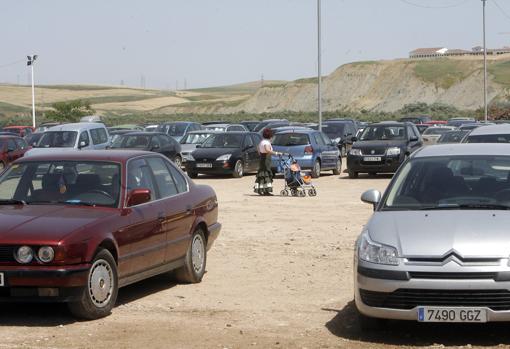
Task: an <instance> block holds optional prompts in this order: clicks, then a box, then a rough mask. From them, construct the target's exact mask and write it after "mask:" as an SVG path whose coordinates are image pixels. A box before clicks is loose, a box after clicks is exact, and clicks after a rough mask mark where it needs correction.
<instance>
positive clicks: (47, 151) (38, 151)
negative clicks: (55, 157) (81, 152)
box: [24, 148, 78, 157]
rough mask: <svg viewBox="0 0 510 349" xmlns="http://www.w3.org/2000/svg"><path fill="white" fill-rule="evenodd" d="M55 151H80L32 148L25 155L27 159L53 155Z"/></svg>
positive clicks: (73, 149)
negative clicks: (34, 156)
mask: <svg viewBox="0 0 510 349" xmlns="http://www.w3.org/2000/svg"><path fill="white" fill-rule="evenodd" d="M55 151H59V152H61V151H78V149H76V148H32V149H30V150H27V152H26V153H25V155H24V156H25V157H27V156H32V155H41V154H42V155H44V154H52V153H54V152H55Z"/></svg>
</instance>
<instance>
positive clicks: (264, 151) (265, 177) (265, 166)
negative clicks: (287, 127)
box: [254, 128, 280, 196]
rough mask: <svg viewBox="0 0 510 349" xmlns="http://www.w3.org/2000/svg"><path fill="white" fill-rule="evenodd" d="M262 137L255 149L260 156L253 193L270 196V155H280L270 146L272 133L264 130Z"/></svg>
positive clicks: (271, 179)
mask: <svg viewBox="0 0 510 349" xmlns="http://www.w3.org/2000/svg"><path fill="white" fill-rule="evenodd" d="M262 137H263V139H262V141H261V142H260V143H259V145H258V148H257V150H258V152H259V154H260V163H259V170H258V172H257V179H256V181H255V187H254V189H255V193H257V194H259V195H266V196H272V195H273V194H272V192H273V171H271V155H280V153H278V152H275V151H273V146H272V145H271V138H272V137H273V131H271V129H269V128H266V129H264V131H263V132H262Z"/></svg>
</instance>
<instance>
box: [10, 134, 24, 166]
mask: <svg viewBox="0 0 510 349" xmlns="http://www.w3.org/2000/svg"><path fill="white" fill-rule="evenodd" d="M22 156H23V151H22V150H21V149H19V148H18V146H17V145H16V142H15V141H14V138H9V139H8V140H7V158H8V162H13V161H15V160H16V159H19V158H20V157H22Z"/></svg>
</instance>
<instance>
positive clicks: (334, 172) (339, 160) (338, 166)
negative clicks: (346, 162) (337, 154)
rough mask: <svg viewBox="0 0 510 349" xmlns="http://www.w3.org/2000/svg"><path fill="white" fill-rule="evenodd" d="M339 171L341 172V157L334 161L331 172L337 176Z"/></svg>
mask: <svg viewBox="0 0 510 349" xmlns="http://www.w3.org/2000/svg"><path fill="white" fill-rule="evenodd" d="M340 173H342V160H341V158H340V159H338V160H337V161H336V167H335V168H334V169H333V174H334V175H335V176H338V175H339V174H340Z"/></svg>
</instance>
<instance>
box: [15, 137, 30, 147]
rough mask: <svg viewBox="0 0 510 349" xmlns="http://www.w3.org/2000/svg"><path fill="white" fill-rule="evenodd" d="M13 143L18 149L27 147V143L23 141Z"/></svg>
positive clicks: (18, 140) (17, 140)
mask: <svg viewBox="0 0 510 349" xmlns="http://www.w3.org/2000/svg"><path fill="white" fill-rule="evenodd" d="M15 142H16V146H17V147H18V148H19V149H25V148H27V147H28V144H27V142H25V140H24V139H16V140H15Z"/></svg>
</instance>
